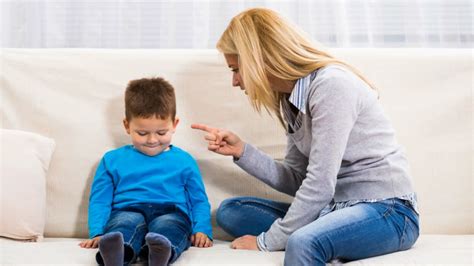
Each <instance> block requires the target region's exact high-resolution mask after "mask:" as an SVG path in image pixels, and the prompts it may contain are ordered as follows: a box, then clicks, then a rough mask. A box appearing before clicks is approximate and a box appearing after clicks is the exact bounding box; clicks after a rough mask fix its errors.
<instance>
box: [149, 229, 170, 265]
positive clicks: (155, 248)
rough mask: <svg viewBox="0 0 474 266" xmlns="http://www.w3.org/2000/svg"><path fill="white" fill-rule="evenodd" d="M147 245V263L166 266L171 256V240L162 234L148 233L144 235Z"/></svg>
mask: <svg viewBox="0 0 474 266" xmlns="http://www.w3.org/2000/svg"><path fill="white" fill-rule="evenodd" d="M145 240H146V244H147V245H148V265H149V266H166V265H168V262H169V260H170V257H171V242H170V241H169V240H168V238H166V237H165V236H163V235H160V234H157V233H151V232H150V233H148V234H146V236H145Z"/></svg>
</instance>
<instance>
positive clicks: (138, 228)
mask: <svg viewBox="0 0 474 266" xmlns="http://www.w3.org/2000/svg"><path fill="white" fill-rule="evenodd" d="M110 232H121V233H122V234H123V239H124V245H125V254H124V260H125V262H124V264H129V263H133V262H134V261H135V260H136V259H137V258H138V257H141V258H146V257H148V246H147V245H146V243H145V235H146V234H147V233H148V232H153V233H158V234H161V235H163V236H165V237H167V238H168V240H169V241H170V242H171V245H172V250H171V258H170V263H172V262H174V261H175V260H176V259H178V257H179V256H180V255H181V253H183V251H185V250H186V249H188V248H189V246H190V244H191V242H190V236H191V233H192V226H191V221H190V220H189V217H188V216H187V215H186V214H185V213H184V212H183V211H181V210H180V209H179V208H178V207H176V206H175V205H174V204H135V205H131V206H128V207H126V208H122V209H117V210H113V211H112V213H111V215H110V218H109V221H108V222H107V225H106V226H105V232H104V234H105V233H110ZM96 260H97V262H98V263H99V264H103V260H102V256H100V252H98V253H97V255H96Z"/></svg>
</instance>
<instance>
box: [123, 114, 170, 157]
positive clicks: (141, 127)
mask: <svg viewBox="0 0 474 266" xmlns="http://www.w3.org/2000/svg"><path fill="white" fill-rule="evenodd" d="M178 122H179V119H178V118H176V119H175V121H172V120H171V118H167V119H161V118H158V117H156V116H152V117H149V118H143V117H133V118H131V119H130V121H127V119H124V120H123V125H124V126H125V130H126V131H127V133H128V134H129V135H130V137H131V138H132V144H133V146H134V147H135V149H137V150H139V151H140V152H141V153H144V154H146V155H148V156H155V155H158V154H160V153H161V152H163V151H166V150H167V149H168V147H169V145H170V143H171V137H172V136H173V133H174V132H175V130H176V126H177V125H178Z"/></svg>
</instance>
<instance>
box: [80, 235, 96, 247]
mask: <svg viewBox="0 0 474 266" xmlns="http://www.w3.org/2000/svg"><path fill="white" fill-rule="evenodd" d="M99 240H100V236H96V237H94V238H92V239H87V240H84V241H82V242H81V243H79V246H80V247H81V248H97V247H98V246H99Z"/></svg>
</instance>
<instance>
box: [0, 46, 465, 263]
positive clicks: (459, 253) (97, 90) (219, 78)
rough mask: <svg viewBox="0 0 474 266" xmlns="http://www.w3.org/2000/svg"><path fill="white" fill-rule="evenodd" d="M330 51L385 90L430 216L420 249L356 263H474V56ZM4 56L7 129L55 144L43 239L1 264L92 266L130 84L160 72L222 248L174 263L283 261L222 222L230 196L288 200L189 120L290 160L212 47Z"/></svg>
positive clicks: (424, 218) (179, 140) (0, 246)
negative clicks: (246, 244)
mask: <svg viewBox="0 0 474 266" xmlns="http://www.w3.org/2000/svg"><path fill="white" fill-rule="evenodd" d="M330 51H331V52H332V53H333V54H334V55H336V56H338V57H340V58H342V59H344V60H346V61H347V62H349V63H350V64H352V65H354V66H356V67H358V68H359V69H360V70H361V71H362V72H363V73H365V75H366V76H367V77H368V78H369V79H370V80H372V81H373V82H374V83H375V84H376V85H377V86H378V87H379V90H380V96H381V98H380V100H381V102H382V103H383V105H384V107H385V110H386V112H387V113H388V115H389V117H390V118H391V120H392V121H393V124H394V127H395V129H396V130H397V136H398V140H399V142H401V144H402V145H404V146H405V148H406V151H407V155H408V158H409V161H410V163H411V172H412V175H413V179H414V184H415V187H416V190H417V192H418V198H419V207H420V210H421V233H422V234H421V236H420V238H419V240H418V242H417V243H416V244H415V246H414V247H413V248H412V249H410V250H408V251H404V252H399V253H394V254H389V255H385V256H379V257H374V258H369V259H365V260H360V261H354V262H351V263H349V264H405V263H406V264H438V263H440V264H465V265H472V263H473V241H474V237H473V234H474V227H473V224H474V218H473V202H474V200H473V196H472V194H473V176H472V173H473V172H472V163H473V157H472V151H473V146H472V134H473V127H472V125H473V120H472V111H473V110H472V104H473V102H472V89H473V87H472V82H473V74H474V72H473V58H472V51H471V50H469V49H464V50H455V49H332V50H330ZM0 60H1V73H0V75H1V83H0V86H1V87H0V88H1V93H2V104H1V119H2V128H7V129H18V130H24V131H30V132H35V133H38V134H41V135H43V136H46V137H49V138H51V139H53V140H54V141H55V142H56V148H55V151H54V154H53V157H52V159H51V163H50V167H49V169H48V171H47V180H46V187H47V194H46V226H45V232H44V235H45V238H44V239H43V240H42V241H39V242H19V241H13V240H10V239H6V238H0V264H2V265H18V264H31V263H35V264H44V265H52V264H74V265H94V264H95V260H94V254H95V252H96V250H87V249H81V248H79V247H78V246H77V244H78V243H79V241H80V240H81V239H83V238H85V237H87V233H88V232H87V205H88V196H89V190H90V185H91V182H92V178H93V174H94V171H95V167H96V165H97V163H98V161H99V160H100V158H101V156H102V155H103V153H104V152H105V151H107V150H109V149H113V148H115V147H118V146H120V145H123V144H126V143H128V141H129V139H128V137H127V135H126V134H125V132H124V130H123V128H122V125H121V119H122V117H123V104H122V102H123V98H122V97H123V92H124V88H125V85H126V84H127V82H128V81H129V80H131V79H135V78H141V77H150V76H162V77H164V78H166V79H168V80H169V81H170V82H171V83H172V84H173V85H174V86H175V88H176V93H177V101H178V116H179V117H180V118H181V122H180V124H179V126H178V129H177V132H176V134H175V137H174V144H175V145H177V146H180V147H182V148H183V149H185V150H187V151H189V152H190V153H191V154H192V155H193V156H194V157H195V158H196V159H197V161H198V163H199V166H200V168H201V171H202V174H203V178H204V182H205V185H206V189H207V192H208V195H209V199H210V202H211V205H212V210H213V223H214V224H213V225H214V235H215V239H216V241H215V245H214V247H212V248H209V249H198V248H191V249H190V250H189V251H187V252H185V253H184V254H183V255H182V257H181V258H180V259H179V260H178V261H177V262H176V263H175V265H282V264H283V257H284V253H283V252H272V253H265V252H254V251H242V250H232V249H230V248H229V242H228V240H229V239H230V238H229V237H228V236H227V235H226V234H225V233H223V232H222V231H221V230H220V229H219V228H218V227H217V226H216V224H215V210H216V208H217V207H218V205H219V203H220V202H221V201H223V200H224V199H226V198H228V197H232V196H237V195H253V196H261V197H267V198H271V199H278V200H285V201H290V200H291V198H289V197H288V196H285V195H282V194H280V193H278V192H275V191H274V190H272V189H271V188H269V187H267V186H266V185H264V184H263V183H261V182H259V181H257V180H256V179H254V178H252V177H250V176H248V175H247V174H246V173H244V172H243V171H242V170H240V169H239V168H238V167H237V166H236V165H234V164H233V163H232V160H231V159H230V158H227V157H222V156H218V155H215V154H212V153H211V152H208V151H207V149H206V144H205V143H204V142H203V140H202V133H200V132H197V131H195V130H192V129H191V128H190V124H191V123H207V124H209V125H212V126H216V127H222V128H227V129H230V130H233V131H235V132H237V133H239V134H240V136H241V137H242V138H243V139H244V140H246V141H248V142H250V143H252V144H254V145H255V146H256V147H258V148H260V149H262V150H264V151H266V152H268V153H269V154H271V155H272V156H273V157H274V158H282V156H283V151H284V147H285V136H284V133H283V131H282V129H281V128H280V127H279V126H278V123H277V122H276V121H275V120H272V118H270V117H269V116H268V115H266V114H262V115H258V114H257V113H255V112H254V111H253V110H252V108H251V106H250V104H249V102H248V100H247V99H246V96H245V95H244V94H243V93H242V92H241V91H240V90H239V89H236V88H232V87H231V72H230V71H229V70H228V69H227V67H226V65H225V62H224V60H223V57H222V56H221V55H219V54H218V53H217V52H216V51H215V50H96V49H3V50H2V54H1V57H0ZM26 185H27V184H25V186H26ZM3 189H7V188H3ZM24 196H25V195H18V197H24ZM26 196H27V195H26ZM5 200H6V199H3V198H2V201H5Z"/></svg>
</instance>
